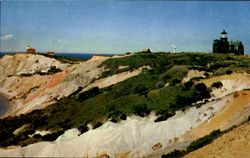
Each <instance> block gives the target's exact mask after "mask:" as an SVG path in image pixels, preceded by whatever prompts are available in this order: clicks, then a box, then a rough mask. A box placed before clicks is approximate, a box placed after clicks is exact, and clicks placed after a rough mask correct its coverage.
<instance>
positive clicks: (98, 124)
mask: <svg viewBox="0 0 250 158" xmlns="http://www.w3.org/2000/svg"><path fill="white" fill-rule="evenodd" d="M101 126H102V123H101V122H97V123H96V124H95V125H94V127H93V129H96V128H98V127H101Z"/></svg>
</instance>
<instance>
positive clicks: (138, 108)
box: [133, 104, 149, 117]
mask: <svg viewBox="0 0 250 158" xmlns="http://www.w3.org/2000/svg"><path fill="white" fill-rule="evenodd" d="M133 109H134V114H136V115H139V116H141V117H143V116H144V114H148V113H149V110H148V108H147V105H146V104H137V105H135V106H134V107H133Z"/></svg>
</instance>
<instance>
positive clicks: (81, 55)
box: [0, 52, 123, 59]
mask: <svg viewBox="0 0 250 158" xmlns="http://www.w3.org/2000/svg"><path fill="white" fill-rule="evenodd" d="M20 53H25V52H1V53H0V58H2V57H3V56H4V55H6V54H10V55H13V54H20ZM40 53H41V54H46V53H44V52H40ZM55 55H56V56H66V57H73V58H82V59H91V58H92V57H93V56H94V55H104V56H114V55H123V54H96V53H60V52H55Z"/></svg>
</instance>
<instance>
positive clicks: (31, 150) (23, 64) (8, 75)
mask: <svg viewBox="0 0 250 158" xmlns="http://www.w3.org/2000/svg"><path fill="white" fill-rule="evenodd" d="M129 56H130V57H131V56H133V55H129ZM201 56H202V55H201ZM143 57H144V56H143ZM171 57H172V56H170V57H169V58H171ZM118 58H119V62H118V60H113V61H115V62H114V64H117V63H118V66H117V72H116V73H113V72H112V71H111V70H110V68H108V67H107V66H104V65H103V63H104V62H105V61H107V60H109V59H118ZM122 58H123V59H122ZM127 58H128V56H114V57H103V56H94V57H93V58H92V59H90V60H88V61H82V62H77V63H64V62H61V61H59V60H56V59H54V58H49V57H44V56H42V55H31V54H17V55H14V56H10V55H6V56H4V57H3V58H1V59H0V62H1V64H0V72H1V74H0V92H2V93H4V94H6V95H7V96H8V99H9V102H10V106H11V107H10V109H9V111H8V112H7V113H6V114H5V115H4V116H3V118H4V117H5V118H6V117H13V116H18V115H20V114H24V115H28V114H29V113H30V112H32V111H33V110H35V109H45V108H46V107H50V105H52V106H53V105H57V104H54V103H57V102H60V100H63V99H64V98H69V99H72V98H73V99H74V97H72V98H70V97H69V96H70V95H72V93H74V92H76V91H77V90H79V87H81V89H80V92H79V93H80V94H81V93H84V92H88V90H90V89H91V88H93V87H99V89H101V90H102V89H104V90H103V92H99V93H98V94H100V95H99V96H98V95H97V96H92V97H93V98H94V99H91V98H90V99H89V100H87V101H83V102H79V103H74V105H73V104H72V106H76V105H78V104H79V107H80V108H78V111H80V110H81V109H82V108H89V109H88V110H87V111H88V112H91V108H92V107H93V106H94V105H96V104H95V101H96V100H98V101H100V103H102V102H105V101H106V100H107V99H108V97H110V96H109V95H108V94H109V91H111V90H112V88H116V86H117V87H119V86H121V84H122V83H124V82H125V83H126V82H128V81H127V80H128V79H131V78H133V77H134V78H135V80H136V81H138V82H143V79H144V78H143V79H140V78H139V77H140V75H143V74H146V72H149V73H152V71H153V70H154V67H153V66H154V65H150V64H148V65H139V66H135V68H133V69H130V70H129V69H128V68H130V67H129V66H126V65H124V64H122V62H123V61H124V60H125V61H126V62H127V63H128V61H129V60H127ZM140 60H141V59H140ZM143 60H144V59H143ZM145 60H146V59H145ZM150 60H151V59H150ZM230 60H231V59H230ZM246 60H249V59H248V58H247V59H246ZM150 62H151V61H150ZM167 64H170V63H169V61H168V63H167ZM207 65H209V64H207ZM161 66H162V65H161ZM52 67H53V69H54V70H58V71H56V72H54V73H50V72H51V68H52ZM152 67H153V68H152ZM122 69H123V70H124V71H121V70H122ZM127 69H128V70H127ZM247 69H249V67H247ZM177 70H178V71H177ZM180 71H183V72H184V71H185V72H184V73H182V74H181V75H182V78H181V80H179V81H178V82H177V81H175V82H177V83H176V85H173V82H174V80H172V81H171V80H166V82H165V83H163V86H161V87H160V88H158V87H157V88H154V89H153V90H151V91H150V92H148V93H147V94H146V95H145V94H144V93H143V92H145V91H147V89H145V88H144V89H142V88H141V89H139V88H137V87H136V88H135V89H136V90H137V91H136V92H137V93H142V94H140V95H138V94H134V92H133V94H131V97H135V98H137V99H138V100H139V98H142V99H144V100H146V101H148V102H149V101H152V100H153V99H156V102H155V103H154V104H158V103H159V104H160V101H159V102H158V100H160V98H157V97H159V95H160V94H161V95H163V96H164V95H168V96H171V95H172V94H167V93H168V92H167V91H161V90H166V89H168V88H169V89H171V88H172V87H174V86H176V87H174V88H180V86H181V84H185V83H187V82H188V83H191V81H192V84H194V85H202V86H203V87H204V86H205V87H206V88H207V87H210V88H208V89H209V92H210V94H209V97H207V98H205V99H203V98H202V99H200V100H199V101H196V102H193V103H192V106H189V107H185V109H184V108H182V109H181V108H179V109H175V112H174V113H173V114H171V116H169V117H168V118H167V119H163V120H161V121H155V120H157V119H158V117H159V114H157V110H151V111H149V114H148V115H146V114H143V116H142V113H139V114H137V113H135V112H134V113H133V114H127V116H126V118H125V119H123V118H122V117H121V118H122V119H120V120H119V121H118V122H117V120H115V121H114V118H113V119H112V117H113V113H110V115H109V116H108V115H106V114H105V115H104V116H105V117H102V118H101V120H102V123H103V124H102V125H100V126H98V127H97V126H96V125H94V124H93V122H90V121H86V122H87V123H85V125H86V128H87V130H85V131H84V132H82V131H81V128H78V127H77V128H76V126H75V127H74V126H73V125H72V126H71V127H70V128H63V130H64V132H63V133H62V134H61V135H60V136H59V137H58V138H56V139H55V140H53V141H41V139H40V138H39V141H37V142H36V143H30V144H27V146H26V145H24V146H18V145H12V146H6V147H2V148H0V155H1V156H3V157H8V156H11V157H13V156H15V157H16V156H18V157H19V156H20V157H21V156H25V157H33V156H34V157H38V156H42V157H49V156H57V157H59V156H60V157H61V156H62V157H160V156H161V155H162V154H167V153H170V152H172V151H173V150H175V149H179V150H183V149H185V148H187V147H188V146H189V145H190V143H191V142H193V141H195V140H197V139H199V138H202V137H204V136H206V135H209V134H210V133H211V132H213V131H215V130H221V131H223V130H227V129H230V128H231V127H233V126H239V127H236V128H234V129H233V130H232V131H230V132H228V133H226V134H224V135H222V136H221V137H219V138H217V139H216V140H215V141H214V142H213V143H212V144H210V145H207V146H205V147H203V148H201V149H199V150H197V151H194V152H192V153H190V154H188V155H186V156H187V157H206V156H208V155H209V156H210V157H213V156H218V157H224V156H225V155H226V156H228V155H230V153H233V154H236V151H235V152H232V150H233V148H232V146H237V144H242V143H243V144H244V145H241V146H240V147H238V148H237V152H242V154H241V157H247V156H248V155H249V150H246V149H248V148H249V143H248V142H249V137H248V135H247V133H248V132H247V131H249V127H250V126H249V115H250V91H249V88H250V74H249V73H247V71H243V72H240V71H235V72H231V73H225V74H220V75H213V73H214V72H208V73H207V74H208V75H210V76H209V77H205V76H206V75H204V74H205V72H206V71H203V70H197V69H194V68H190V67H188V68H183V67H181V66H173V67H172V68H169V69H167V71H166V72H164V73H166V74H167V75H168V76H169V73H170V72H171V73H173V72H174V73H173V74H174V75H179V74H180ZM105 72H109V75H106V76H105V75H104V76H103V74H104V73H105ZM112 73H113V74H112ZM157 73H158V72H157ZM214 74H215V73H214ZM164 75H165V74H164ZM145 76H146V75H145ZM162 76H163V75H161V76H160V77H162ZM136 77H137V78H136ZM146 77H147V76H146ZM146 77H145V78H146ZM138 78H139V79H140V80H139V79H138ZM194 78H200V79H199V80H192V79H194ZM154 79H155V78H154ZM154 79H153V80H154ZM219 82H220V83H221V85H220V86H219V87H217V88H215V87H213V85H214V83H219ZM132 83H133V82H132ZM159 83H160V82H157V84H156V85H157V86H158V84H159ZM186 85H187V84H186ZM190 87H192V85H191V86H190ZM196 87H197V86H196ZM105 88H108V89H105ZM133 88H134V87H133V86H130V87H125V89H122V90H123V91H126V89H133ZM181 88H182V87H181ZM138 89H139V90H138ZM183 91H185V93H186V91H188V90H183ZM171 92H172V93H174V89H172V90H171ZM112 93H113V91H112ZM114 93H115V91H114ZM200 93H201V92H200V91H199V92H196V93H193V94H197V95H199V94H200ZM84 94H85V93H84ZM86 94H87V93H86ZM156 94H157V95H156ZM113 95H114V94H112V97H113V98H112V99H113V100H115V99H116V98H115V97H118V96H116V95H114V96H113ZM144 95H145V97H144ZM80 96H81V95H80ZM151 96H153V97H151ZM154 96H156V97H154ZM77 97H78V96H76V98H77ZM193 97H194V96H193ZM77 99H79V98H77ZM77 99H76V100H77ZM130 99H131V98H128V99H126V98H125V99H124V100H126V103H127V104H130V102H131V101H130ZM167 99H168V98H167ZM184 99H185V98H184ZM135 100H136V99H135ZM146 101H145V102H146ZM165 102H166V104H167V103H168V102H167V101H165ZM111 103H112V102H111ZM114 103H116V104H119V100H118V101H117V102H114ZM131 104H132V103H131ZM148 104H150V103H148ZM88 105H90V107H88ZM91 105H93V106H91ZM105 105H107V106H108V105H109V104H105ZM122 105H123V104H122ZM70 106H71V105H70ZM113 106H116V105H113ZM96 108H97V107H96ZM102 108H103V107H101V110H100V111H104V110H105V109H104V108H103V109H102ZM141 109H142V108H141ZM141 109H139V112H141V111H143V109H142V110H141ZM108 110H109V111H112V110H113V109H112V108H111V110H110V109H108ZM126 110H127V109H126ZM54 111H55V110H54ZM94 111H95V110H94ZM100 111H98V109H97V110H96V113H97V114H98V113H101V112H100ZM46 112H47V111H46ZM115 112H117V110H116V111H115ZM126 112H127V111H126ZM96 113H94V114H93V116H96V117H97V114H96ZM127 113H129V112H127ZM84 114H86V113H83V114H81V115H84ZM72 115H73V113H72ZM86 115H87V114H86ZM138 115H139V116H138ZM110 116H112V117H110ZM86 117H87V116H86ZM79 118H85V116H78V115H77V119H79ZM70 119H72V122H73V121H74V120H73V119H74V117H72V118H70ZM77 119H76V120H77ZM70 121H71V120H70ZM245 122H246V123H245ZM64 123H65V121H64ZM73 123H75V122H73ZM243 123H245V124H243ZM31 124H32V123H29V122H26V124H24V125H22V126H19V128H17V129H13V136H14V135H18V134H19V133H22V131H25V129H29V128H31V126H32V125H31ZM242 124H243V125H242ZM95 126H96V127H95ZM32 129H34V132H33V134H29V135H27V136H26V138H25V139H33V138H35V137H34V135H35V134H39V135H40V136H44V135H46V134H48V133H52V132H54V131H53V130H54V129H46V128H44V127H42V126H41V127H39V128H33V126H32ZM60 129H61V128H60ZM237 133H238V134H237ZM21 138H22V137H21ZM238 138H239V139H238ZM223 142H224V145H223ZM230 142H232V145H231V146H230ZM225 144H226V146H227V147H226V146H225ZM214 146H216V148H217V147H218V148H220V149H221V151H223V152H220V153H219V151H218V150H214ZM245 147H246V148H245ZM212 148H213V149H212ZM209 151H213V152H211V153H209ZM227 153H228V154H227ZM226 156H225V157H226Z"/></svg>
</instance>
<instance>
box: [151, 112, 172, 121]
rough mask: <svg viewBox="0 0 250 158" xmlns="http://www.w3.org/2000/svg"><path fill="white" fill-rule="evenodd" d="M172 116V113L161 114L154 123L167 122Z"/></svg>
mask: <svg viewBox="0 0 250 158" xmlns="http://www.w3.org/2000/svg"><path fill="white" fill-rule="evenodd" d="M172 116H174V114H173V113H163V114H161V116H159V117H158V118H157V119H156V120H155V121H154V122H160V121H165V120H167V119H168V118H169V117H172Z"/></svg>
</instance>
